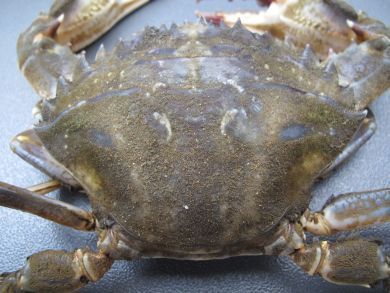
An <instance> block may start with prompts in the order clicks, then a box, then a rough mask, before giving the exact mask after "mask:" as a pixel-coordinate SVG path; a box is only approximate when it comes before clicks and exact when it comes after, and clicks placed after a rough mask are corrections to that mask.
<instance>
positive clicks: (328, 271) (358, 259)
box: [290, 240, 390, 286]
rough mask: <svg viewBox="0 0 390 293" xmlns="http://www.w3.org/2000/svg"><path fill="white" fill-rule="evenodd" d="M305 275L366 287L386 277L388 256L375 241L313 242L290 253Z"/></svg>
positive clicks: (389, 271)
mask: <svg viewBox="0 0 390 293" xmlns="http://www.w3.org/2000/svg"><path fill="white" fill-rule="evenodd" d="M290 257H291V258H292V260H293V261H294V262H295V263H297V264H298V265H299V266H301V267H302V268H303V269H304V270H305V271H306V272H307V273H308V274H310V275H314V274H320V275H321V276H322V277H323V278H324V279H326V280H328V281H330V282H333V283H338V284H351V285H352V284H353V285H362V286H370V285H373V284H374V283H376V282H377V281H379V280H382V279H387V278H389V274H390V269H389V258H388V257H386V256H385V255H384V253H383V251H382V248H381V247H380V246H379V244H378V243H376V242H374V241H368V240H346V241H342V242H337V243H333V244H331V243H328V242H327V241H322V242H317V243H314V244H312V245H310V246H307V247H306V248H303V249H300V250H298V251H297V252H295V253H293V254H291V255H290Z"/></svg>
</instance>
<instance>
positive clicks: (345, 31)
mask: <svg viewBox="0 0 390 293" xmlns="http://www.w3.org/2000/svg"><path fill="white" fill-rule="evenodd" d="M257 1H258V2H259V3H260V4H263V5H265V6H268V8H267V9H266V10H261V11H259V12H239V13H225V12H217V13H207V12H201V13H198V16H203V17H204V18H205V19H206V20H207V21H209V22H211V23H214V24H217V25H218V24H221V23H222V22H223V23H225V24H226V25H228V26H233V25H234V24H235V23H236V21H237V20H238V19H240V20H241V23H242V24H243V25H244V26H246V27H247V29H249V30H250V31H252V32H255V33H264V32H269V33H271V34H272V35H273V36H274V37H276V38H279V39H282V40H285V41H286V42H287V43H289V44H290V43H292V44H293V45H295V46H297V47H302V48H304V47H305V46H306V44H310V45H311V47H312V48H313V49H314V51H315V52H316V53H317V54H318V55H319V56H320V57H321V58H322V59H326V57H327V56H328V52H329V49H332V50H334V52H336V53H338V52H342V51H344V50H345V49H346V48H347V47H348V46H349V45H351V44H352V43H354V42H356V43H361V42H364V41H366V40H372V39H376V38H378V37H380V36H383V35H387V36H388V35H389V34H390V32H389V30H388V29H387V28H386V26H385V25H383V24H382V23H381V22H379V21H376V20H373V19H370V18H368V17H367V16H366V15H364V14H363V13H361V12H356V11H355V10H354V9H353V8H352V7H351V6H349V5H348V4H347V3H346V2H344V1H326V0H318V1H309V0H257Z"/></svg>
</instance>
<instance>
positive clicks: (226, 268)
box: [0, 0, 390, 292]
mask: <svg viewBox="0 0 390 293" xmlns="http://www.w3.org/2000/svg"><path fill="white" fill-rule="evenodd" d="M349 2H350V3H352V4H353V5H354V6H355V7H357V8H361V9H363V10H365V11H367V12H368V13H369V14H370V15H371V16H375V17H376V18H379V19H381V20H382V21H384V22H387V25H389V24H390V23H389V21H390V20H389V15H390V1H389V0H371V1H364V0H360V1H359V0H350V1H349ZM50 3H51V1H50V0H41V1H29V0H13V1H3V3H2V9H1V10H2V16H1V18H0V28H1V42H0V53H1V54H0V95H1V98H0V99H1V106H0V109H1V111H0V138H1V139H0V181H6V182H9V183H12V184H16V185H19V186H29V185H33V184H36V183H38V182H42V181H44V180H46V179H47V178H46V177H45V176H44V175H42V174H41V173H40V172H39V171H37V170H35V169H34V168H33V167H31V166H29V165H28V164H27V163H24V162H23V161H22V160H21V159H19V158H18V157H17V156H15V155H13V154H12V152H11V151H10V150H9V146H8V142H9V141H10V139H11V138H12V137H13V136H14V135H15V134H17V133H19V132H21V131H23V130H25V129H27V128H29V127H30V125H31V124H32V117H31V109H32V107H33V105H34V103H35V102H36V101H37V97H36V94H35V93H34V92H33V91H32V90H31V88H30V87H29V85H28V84H27V82H26V81H25V80H24V79H23V77H22V75H21V74H20V73H19V72H18V70H17V66H16V52H15V44H16V39H17V36H18V34H19V32H21V31H22V30H23V29H25V28H26V27H27V26H28V25H29V24H30V23H31V21H32V20H33V19H35V17H36V16H37V14H38V12H39V11H44V10H47V9H48V8H49V6H50ZM184 3H185V4H184ZM237 9H258V8H257V6H256V4H255V1H254V0H253V1H250V0H247V1H242V0H235V1H234V2H228V1H225V0H219V1H216V0H214V1H211V0H204V1H203V2H202V3H201V4H200V5H196V3H195V0H185V1H183V0H155V1H154V2H153V3H151V4H149V5H148V6H146V7H144V8H142V9H140V10H139V11H137V12H136V13H134V14H132V15H131V16H130V17H128V18H127V19H125V20H124V21H122V22H121V23H120V24H119V25H118V26H116V27H115V28H114V30H113V31H112V32H111V33H110V34H109V35H107V36H105V37H104V38H103V39H102V40H100V41H99V42H98V44H100V42H104V43H105V44H106V47H108V48H111V47H112V46H113V45H114V43H115V40H116V39H118V38H119V37H123V38H130V36H131V33H132V32H135V31H138V30H140V29H141V28H142V27H143V26H145V25H147V24H149V25H160V24H163V23H165V24H170V23H172V22H173V21H176V22H178V23H180V22H182V21H183V20H190V21H191V20H195V17H194V14H193V11H194V10H210V11H213V10H237ZM98 44H95V45H93V46H91V48H89V51H88V52H89V54H93V52H95V51H96V49H97V45H98ZM372 109H373V112H374V113H375V115H376V118H377V123H378V131H377V133H376V135H375V136H374V137H373V138H372V139H371V140H370V141H369V142H368V143H367V144H366V145H365V146H364V147H363V148H362V149H361V150H360V151H359V152H358V153H357V154H356V155H355V156H354V157H353V158H352V160H350V161H349V162H348V163H347V164H346V165H344V166H343V167H342V168H340V169H339V170H338V172H337V173H336V174H334V176H332V177H331V178H329V179H328V180H326V181H325V182H322V183H321V184H319V185H318V186H317V187H316V188H315V190H314V198H313V203H312V206H313V207H319V206H321V205H322V204H323V203H324V202H325V201H326V199H327V198H328V197H329V196H330V195H332V194H338V193H342V192H349V191H358V190H365V189H370V188H380V187H385V186H390V180H389V174H390V148H389V143H390V127H389V125H390V115H389V114H390V111H389V110H390V93H389V92H388V93H387V94H385V95H383V96H382V97H381V98H380V99H378V100H377V101H376V102H375V103H374V105H373V106H372ZM53 196H55V197H59V198H60V199H61V200H64V201H67V202H71V203H73V204H77V205H80V206H87V201H86V200H85V198H82V197H81V198H80V197H78V196H75V195H69V194H64V192H62V194H61V195H59V194H54V195H53ZM389 231H390V225H389V224H387V225H382V226H381V227H376V228H373V229H371V230H369V231H364V232H360V234H363V235H366V236H369V237H374V238H382V239H384V240H385V242H386V243H387V246H389V243H390V232H389ZM95 243H96V237H95V235H94V234H88V233H86V234H84V233H80V232H76V231H73V230H72V229H69V228H66V227H61V226H59V225H57V224H54V223H51V222H48V221H45V220H42V219H40V218H38V217H34V216H30V215H28V214H24V213H22V212H18V211H13V210H10V209H6V208H0V251H1V253H0V272H2V271H11V270H16V269H18V268H19V267H20V266H22V265H23V263H24V259H25V257H26V256H28V255H30V254H32V253H34V252H38V251H40V250H44V249H67V250H72V249H75V248H79V247H83V246H85V245H88V246H90V247H94V245H95ZM134 291H135V292H146V291H147V292H168V291H169V292H175V291H176V292H184V291H185V292H199V291H200V292H203V291H212V292H236V291H241V292H253V291H258V292H380V290H377V291H370V290H368V289H364V288H359V287H346V286H343V287H340V286H336V285H333V284H329V283H327V282H325V281H323V280H322V279H321V278H319V277H309V276H307V275H305V274H304V273H303V272H302V271H301V270H299V269H298V268H297V267H296V266H295V265H294V264H293V263H291V262H290V261H289V260H288V259H286V258H276V257H238V258H232V259H227V260H218V261H207V262H190V261H175V260H159V259H156V260H137V261H134V262H124V261H121V262H117V263H115V264H114V266H113V268H112V269H111V271H110V272H109V273H108V274H107V275H106V276H105V277H104V279H103V280H102V281H100V282H99V283H97V284H94V285H89V286H88V287H87V288H85V289H83V290H82V292H134Z"/></svg>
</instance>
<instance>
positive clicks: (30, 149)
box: [10, 129, 80, 188]
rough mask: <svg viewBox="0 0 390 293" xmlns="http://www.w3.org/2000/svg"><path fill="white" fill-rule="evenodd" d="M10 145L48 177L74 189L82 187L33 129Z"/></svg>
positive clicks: (18, 136) (21, 134)
mask: <svg viewBox="0 0 390 293" xmlns="http://www.w3.org/2000/svg"><path fill="white" fill-rule="evenodd" d="M10 145H11V149H12V151H13V152H14V153H16V154H17V155H18V156H19V157H21V158H22V159H23V160H25V161H26V162H28V163H29V164H31V165H33V166H34V167H35V168H37V169H39V170H40V171H42V172H43V173H45V174H46V175H48V176H50V177H54V178H56V179H58V180H59V181H61V182H63V183H64V184H67V185H69V186H72V187H74V188H79V187H80V185H79V183H78V182H77V181H76V179H74V177H73V175H72V174H71V173H70V171H68V170H67V169H66V168H65V167H64V166H63V165H61V164H60V163H59V162H58V161H57V160H56V159H54V158H53V156H52V155H51V154H50V153H49V152H48V151H47V149H46V148H45V147H44V145H43V144H42V142H41V140H40V138H39V137H38V136H37V135H36V134H35V131H34V130H33V129H31V130H27V131H24V132H22V133H20V134H19V135H17V136H16V137H15V138H14V139H13V140H12V141H11V144H10Z"/></svg>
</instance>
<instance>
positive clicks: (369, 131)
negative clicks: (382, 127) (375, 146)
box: [320, 109, 376, 178]
mask: <svg viewBox="0 0 390 293" xmlns="http://www.w3.org/2000/svg"><path fill="white" fill-rule="evenodd" d="M367 111H368V112H367V117H366V118H365V119H364V120H363V121H362V123H361V125H360V127H359V129H358V130H357V131H356V133H355V135H354V136H353V137H352V139H351V141H350V142H349V144H348V145H347V146H346V147H345V149H344V150H343V152H342V153H341V154H339V155H338V156H337V157H336V159H335V160H334V161H333V162H332V164H330V165H329V166H328V167H327V168H326V169H325V170H323V171H322V174H321V175H320V177H322V178H324V177H326V176H327V175H329V173H331V172H332V171H333V170H335V169H336V168H337V167H339V166H340V165H341V164H343V163H344V162H345V161H346V160H348V159H349V158H350V157H351V156H352V155H353V154H355V153H356V152H357V151H358V150H359V149H360V148H361V147H362V146H363V145H364V144H365V143H366V142H367V141H368V140H369V139H370V138H371V136H373V134H374V133H375V130H376V123H375V118H374V114H373V113H372V112H371V110H369V109H368V110H367Z"/></svg>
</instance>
